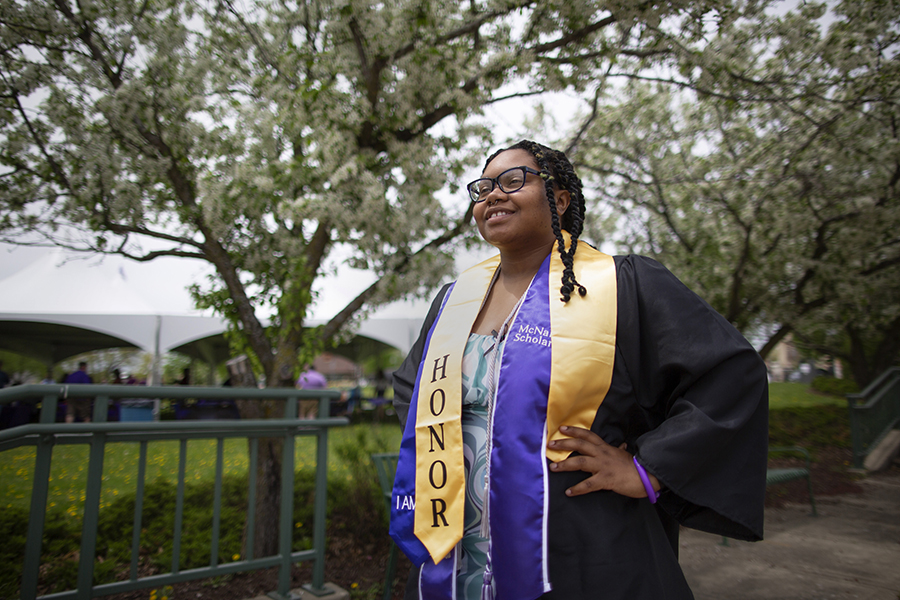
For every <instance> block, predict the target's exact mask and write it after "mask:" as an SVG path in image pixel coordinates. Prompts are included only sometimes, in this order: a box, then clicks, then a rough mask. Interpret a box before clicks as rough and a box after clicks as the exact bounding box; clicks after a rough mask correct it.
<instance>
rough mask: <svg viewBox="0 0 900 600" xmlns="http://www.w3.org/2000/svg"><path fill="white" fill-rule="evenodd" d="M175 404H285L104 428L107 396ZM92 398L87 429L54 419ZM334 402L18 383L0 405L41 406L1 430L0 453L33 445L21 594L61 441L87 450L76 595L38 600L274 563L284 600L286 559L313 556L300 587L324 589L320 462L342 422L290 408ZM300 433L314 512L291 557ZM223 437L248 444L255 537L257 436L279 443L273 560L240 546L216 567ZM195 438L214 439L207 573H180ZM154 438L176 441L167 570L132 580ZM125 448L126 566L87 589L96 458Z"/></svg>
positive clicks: (34, 588) (287, 395)
mask: <svg viewBox="0 0 900 600" xmlns="http://www.w3.org/2000/svg"><path fill="white" fill-rule="evenodd" d="M135 395H139V396H140V397H141V398H142V399H148V400H153V399H168V400H181V399H192V398H204V399H211V400H215V399H220V400H224V399H233V398H240V399H242V400H249V401H260V400H280V401H283V402H284V403H285V410H284V417H283V418H280V419H253V420H245V419H240V420H227V421H159V422H130V423H129V422H107V418H106V416H107V411H108V407H109V403H110V401H111V400H115V399H119V398H134V397H135ZM73 396H74V397H76V398H92V399H93V403H94V408H93V413H92V414H93V418H92V422H90V423H68V424H67V423H56V422H55V421H56V413H57V406H58V403H59V401H60V399H66V398H70V397H73ZM338 397H339V392H332V391H325V390H315V391H312V390H309V391H304V390H296V389H255V388H212V387H199V386H174V387H169V386H163V387H143V386H142V387H140V388H135V387H134V386H122V385H24V386H18V387H13V388H7V389H3V390H0V405H2V404H7V403H11V402H16V401H18V402H32V403H40V406H41V411H40V421H39V423H36V424H29V425H22V426H19V427H14V428H11V429H6V430H3V431H0V452H3V451H5V450H10V449H13V448H17V447H21V446H34V447H35V463H34V477H33V483H32V492H31V508H30V514H29V521H28V535H27V540H26V544H25V555H24V557H23V564H22V585H21V592H20V598H22V600H33V599H35V598H37V597H38V596H37V592H38V577H39V572H40V567H41V544H42V538H43V533H44V521H45V515H46V510H47V497H48V493H49V487H50V470H51V464H52V460H53V447H54V446H55V445H59V444H88V445H89V446H90V450H89V459H88V472H87V484H86V490H85V498H84V513H83V520H82V536H81V549H80V555H79V566H78V579H77V587H76V589H74V590H69V591H66V592H60V593H54V594H49V595H45V596H41V598H42V599H46V600H50V599H53V600H69V599H77V600H88V599H89V598H93V597H97V596H105V595H109V594H118V593H121V592H129V591H134V590H139V589H146V588H156V587H160V586H165V585H170V584H173V583H179V582H183V581H189V580H193V579H202V578H207V577H216V576H221V575H227V574H231V573H238V572H244V571H254V570H257V569H265V568H270V567H278V569H279V570H278V589H277V591H275V592H273V593H272V594H270V595H271V596H273V597H276V598H281V599H286V598H288V597H289V596H290V571H291V566H292V565H293V564H294V563H297V562H301V561H306V560H312V561H314V565H313V576H312V583H311V584H309V585H307V586H304V587H305V588H306V589H307V590H308V591H310V592H311V593H313V594H314V595H326V594H329V593H331V591H330V590H328V588H325V587H324V583H325V581H324V579H325V510H326V488H327V466H328V454H327V453H328V444H327V441H328V429H329V428H330V427H334V426H338V425H346V424H347V420H346V419H344V418H321V419H311V420H299V419H298V418H297V405H298V400H300V399H306V400H309V399H316V400H318V402H319V413H318V414H319V415H328V414H329V403H330V401H331V400H332V399H336V398H338ZM298 436H315V438H316V477H315V500H314V502H315V507H314V514H315V518H314V523H313V547H312V548H311V549H309V550H304V551H299V552H292V551H291V542H292V535H293V530H294V527H293V523H292V519H293V504H294V497H293V494H294V452H295V441H296V438H297V437H298ZM226 438H246V439H248V440H249V473H248V475H249V476H248V500H247V506H248V510H247V539H248V540H253V535H254V530H255V527H256V523H255V511H254V510H253V507H254V505H255V499H256V485H255V484H256V475H257V466H256V459H257V452H258V443H259V439H260V438H281V439H282V440H283V454H282V465H281V468H282V473H281V477H282V482H281V499H280V500H281V501H280V509H279V510H280V512H279V531H278V540H279V541H278V554H276V555H272V556H264V557H255V556H254V553H253V544H252V543H247V544H246V551H245V556H244V559H243V560H240V561H236V562H231V563H227V564H219V562H218V553H219V552H218V546H219V525H220V510H221V504H222V472H223V463H224V461H223V446H224V440H225V439H226ZM195 439H215V440H216V441H217V459H216V468H215V484H214V485H215V491H214V500H213V522H212V535H211V545H210V557H211V558H210V563H209V566H208V567H203V568H195V569H189V570H181V568H180V544H181V538H182V517H183V512H184V496H185V485H184V484H185V481H184V480H185V466H186V456H187V442H188V440H195ZM158 440H178V441H179V442H180V450H179V461H178V462H179V468H178V485H177V492H176V504H175V519H174V531H173V532H172V536H173V537H172V540H173V549H172V568H171V572H169V573H165V574H159V575H152V576H147V577H138V559H139V548H140V536H141V526H142V523H141V518H142V503H143V495H144V477H145V473H146V463H147V445H148V443H149V442H152V441H158ZM123 442H132V443H138V444H139V445H140V456H139V459H138V473H137V492H136V498H135V506H134V528H133V531H132V549H131V567H130V571H129V578H128V580H127V581H119V582H114V583H107V584H100V585H94V583H93V574H94V565H95V560H96V556H95V555H96V544H97V526H98V521H99V514H100V492H101V483H102V481H103V458H104V452H105V450H106V446H107V444H115V443H123Z"/></svg>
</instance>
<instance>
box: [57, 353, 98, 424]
mask: <svg viewBox="0 0 900 600" xmlns="http://www.w3.org/2000/svg"><path fill="white" fill-rule="evenodd" d="M87 369H88V364H87V363H86V362H85V361H81V362H79V363H78V370H77V371H74V372H72V373H69V374H68V375H66V378H65V380H64V381H63V383H74V384H84V383H94V380H93V379H91V376H90V375H88V372H87ZM91 405H92V402H91V401H90V399H88V398H69V399H68V400H67V401H66V423H74V422H75V421H76V420H80V421H83V422H85V423H90V422H91V409H92V406H91Z"/></svg>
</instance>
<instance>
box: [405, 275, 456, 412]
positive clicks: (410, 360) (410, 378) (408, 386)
mask: <svg viewBox="0 0 900 600" xmlns="http://www.w3.org/2000/svg"><path fill="white" fill-rule="evenodd" d="M450 285H451V284H447V285H445V286H444V287H443V288H441V290H440V291H439V292H438V294H437V296H435V298H434V300H433V301H432V303H431V308H429V309H428V315H426V317H425V322H424V323H423V324H422V329H421V331H420V332H419V339H417V340H416V343H415V344H413V346H412V348H410V350H409V354H408V355H407V356H406V359H405V360H404V361H403V363H402V364H401V365H400V367H399V368H398V369H397V370H396V371H394V375H393V383H394V402H393V404H394V410H395V411H397V417H398V418H399V419H400V425H401V427H402V428H403V429H405V428H406V415H407V414H409V403H410V401H411V398H412V393H413V388H414V387H415V385H416V375H417V374H418V372H419V363H421V362H422V355H423V354H424V353H425V340H426V339H427V337H428V332H429V331H430V330H431V327H432V326H433V325H434V320H435V319H436V318H437V314H438V311H439V310H440V307H441V303H443V301H444V296H445V295H446V294H447V290H448V289H450Z"/></svg>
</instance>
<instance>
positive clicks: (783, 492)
mask: <svg viewBox="0 0 900 600" xmlns="http://www.w3.org/2000/svg"><path fill="white" fill-rule="evenodd" d="M851 460H852V454H851V452H850V450H849V449H844V448H824V449H822V448H820V449H816V450H815V452H814V453H813V463H812V481H813V493H814V494H815V496H816V497H817V498H818V497H822V496H835V495H842V494H859V493H862V491H863V490H862V487H860V485H859V484H858V483H856V482H857V481H858V479H859V477H860V476H859V475H857V474H855V473H853V472H851V471H850V467H851V465H852V463H851ZM802 464H803V463H802V461H801V460H798V459H793V458H779V459H773V460H771V461H770V463H769V465H770V466H772V467H782V466H794V465H802ZM893 468H894V469H900V467H897V466H895V467H893ZM808 502H809V494H808V492H807V489H806V481H805V480H799V481H791V482H788V483H783V484H778V485H773V486H771V487H770V488H769V489H768V490H767V492H766V506H770V507H781V506H784V505H785V504H789V503H799V504H805V503H808ZM388 551H389V546H388V544H387V543H386V542H385V543H384V544H380V545H378V546H377V547H376V546H374V545H373V546H367V547H360V546H359V545H358V544H356V543H355V542H354V541H353V539H352V538H350V537H348V536H347V535H346V534H345V533H344V534H339V533H329V536H328V551H327V555H326V558H325V580H326V581H330V582H333V583H334V584H336V585H338V586H340V587H342V588H343V589H345V590H348V591H349V592H350V594H351V598H354V599H366V600H368V599H380V598H381V585H382V583H383V581H384V575H385V568H386V565H387V556H388ZM409 567H410V563H409V561H408V560H407V559H406V557H405V556H403V555H402V553H401V555H400V560H399V561H398V566H397V576H396V578H395V580H394V590H393V598H394V599H395V600H401V599H402V597H403V590H404V588H405V585H406V575H407V573H408V572H409ZM291 579H292V581H291V587H292V588H297V587H300V586H301V585H303V584H307V583H309V582H311V581H312V565H311V564H310V563H301V564H299V565H297V566H296V567H295V568H294V570H293V573H292V576H291ZM277 587H278V571H277V570H276V569H266V570H263V571H256V572H253V573H243V574H237V575H233V576H228V577H222V578H218V579H215V580H198V581H190V582H186V583H181V584H177V585H175V586H173V592H172V595H171V600H195V599H201V598H210V599H213V598H214V599H215V600H247V599H250V598H255V597H257V596H260V595H265V594H266V593H268V592H271V591H274V590H276V589H277ZM148 597H149V591H143V592H132V593H129V594H119V595H117V596H112V597H111V598H112V599H113V600H147V598H148Z"/></svg>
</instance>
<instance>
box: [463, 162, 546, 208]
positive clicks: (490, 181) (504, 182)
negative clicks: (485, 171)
mask: <svg viewBox="0 0 900 600" xmlns="http://www.w3.org/2000/svg"><path fill="white" fill-rule="evenodd" d="M527 173H532V174H534V175H540V174H541V172H540V171H535V170H534V169H532V168H530V167H513V168H512V169H507V170H506V171H503V172H502V173H500V175H498V176H497V178H496V179H494V178H493V177H482V178H481V179H476V180H475V181H473V182H472V183H470V184H469V185H467V186H466V189H467V190H468V191H469V197H470V198H471V199H472V202H476V203H477V202H483V201H484V200H485V199H486V198H487V197H488V194H490V193H491V192H493V191H494V186H495V185H496V186H497V187H499V188H500V191H501V192H505V193H507V194H511V193H513V192H518V191H519V190H521V189H522V187H524V186H525V177H526V174H527Z"/></svg>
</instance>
